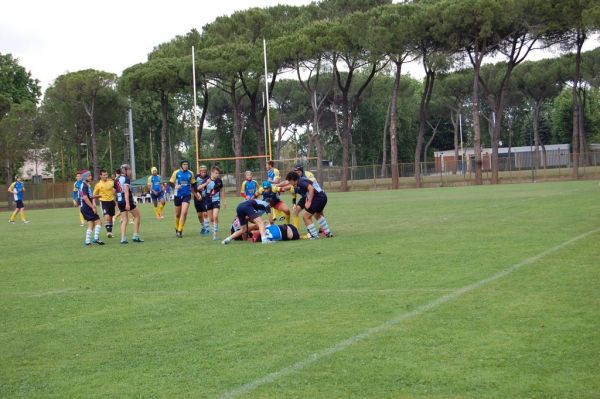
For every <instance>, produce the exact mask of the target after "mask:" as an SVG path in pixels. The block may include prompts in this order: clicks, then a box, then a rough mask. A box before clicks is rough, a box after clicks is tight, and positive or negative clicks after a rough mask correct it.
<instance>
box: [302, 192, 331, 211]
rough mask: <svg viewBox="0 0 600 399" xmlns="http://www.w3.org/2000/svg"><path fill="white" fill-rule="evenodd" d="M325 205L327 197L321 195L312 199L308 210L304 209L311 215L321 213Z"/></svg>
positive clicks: (323, 194)
mask: <svg viewBox="0 0 600 399" xmlns="http://www.w3.org/2000/svg"><path fill="white" fill-rule="evenodd" d="M325 205H327V195H325V193H321V194H319V195H315V196H314V197H313V199H312V202H311V203H310V208H306V209H305V211H306V212H308V213H311V214H313V215H314V214H315V213H321V212H323V209H325Z"/></svg>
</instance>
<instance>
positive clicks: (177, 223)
mask: <svg viewBox="0 0 600 399" xmlns="http://www.w3.org/2000/svg"><path fill="white" fill-rule="evenodd" d="M175 230H177V231H179V218H178V217H177V216H175Z"/></svg>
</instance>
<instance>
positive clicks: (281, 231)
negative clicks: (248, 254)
mask: <svg viewBox="0 0 600 399" xmlns="http://www.w3.org/2000/svg"><path fill="white" fill-rule="evenodd" d="M265 230H266V231H265V235H266V237H267V240H269V241H295V240H299V239H300V233H298V229H297V228H296V226H294V225H293V224H289V223H288V224H279V225H277V224H272V225H270V226H267V227H265ZM252 241H253V242H262V237H261V236H260V234H259V233H258V231H255V232H254V233H252Z"/></svg>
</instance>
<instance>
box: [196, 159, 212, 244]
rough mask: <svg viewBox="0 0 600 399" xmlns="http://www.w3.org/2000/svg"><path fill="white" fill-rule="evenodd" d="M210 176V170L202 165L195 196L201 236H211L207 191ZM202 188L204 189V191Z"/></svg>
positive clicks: (197, 177)
mask: <svg viewBox="0 0 600 399" xmlns="http://www.w3.org/2000/svg"><path fill="white" fill-rule="evenodd" d="M209 179H210V176H208V168H207V167H206V165H200V168H199V169H198V174H197V175H196V193H195V194H194V207H195V208H196V213H197V214H198V221H199V222H200V226H202V227H201V228H200V234H202V235H206V234H210V229H209V226H210V224H209V223H210V219H209V218H208V204H209V202H211V199H210V197H209V196H208V192H207V191H206V185H205V184H204V183H208V180H209ZM200 186H202V187H204V188H203V189H201V188H200Z"/></svg>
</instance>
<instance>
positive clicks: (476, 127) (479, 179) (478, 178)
mask: <svg viewBox="0 0 600 399" xmlns="http://www.w3.org/2000/svg"><path fill="white" fill-rule="evenodd" d="M482 60H483V54H482V53H481V52H479V51H477V52H476V53H475V59H474V61H475V62H474V68H473V72H474V73H473V136H474V137H473V141H474V144H475V149H474V150H475V184H478V185H480V184H483V173H482V171H481V167H482V160H481V124H480V123H481V122H480V120H479V73H480V71H481V62H482Z"/></svg>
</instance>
